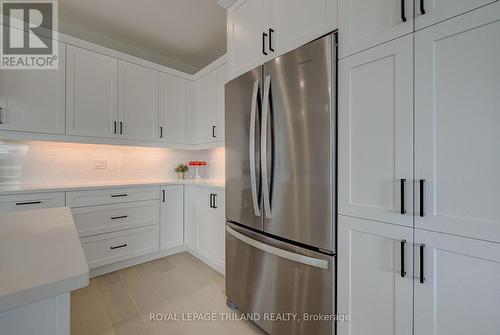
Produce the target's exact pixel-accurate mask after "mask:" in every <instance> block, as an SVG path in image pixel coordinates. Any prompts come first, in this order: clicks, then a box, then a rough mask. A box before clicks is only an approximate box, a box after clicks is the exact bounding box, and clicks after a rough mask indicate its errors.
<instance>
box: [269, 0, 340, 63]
mask: <svg viewBox="0 0 500 335" xmlns="http://www.w3.org/2000/svg"><path fill="white" fill-rule="evenodd" d="M271 3H272V4H271V6H272V8H271V28H273V29H274V32H273V33H271V34H270V35H271V36H270V37H271V44H269V45H270V46H272V48H273V49H275V50H277V52H278V54H282V53H284V52H288V51H290V50H293V49H295V48H298V47H299V46H301V45H303V44H305V43H307V42H310V41H312V40H314V39H316V38H318V37H320V36H322V35H324V34H326V33H329V32H331V31H333V30H335V29H337V0H315V1H308V0H273V1H272V2H271Z"/></svg>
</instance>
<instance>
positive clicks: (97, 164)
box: [94, 160, 106, 170]
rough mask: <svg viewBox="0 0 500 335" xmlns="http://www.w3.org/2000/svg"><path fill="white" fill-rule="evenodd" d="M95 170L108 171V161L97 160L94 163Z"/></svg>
mask: <svg viewBox="0 0 500 335" xmlns="http://www.w3.org/2000/svg"><path fill="white" fill-rule="evenodd" d="M94 169H96V170H104V169H106V161H105V160H96V161H94Z"/></svg>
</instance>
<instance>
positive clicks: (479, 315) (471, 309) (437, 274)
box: [414, 229, 500, 335]
mask: <svg viewBox="0 0 500 335" xmlns="http://www.w3.org/2000/svg"><path fill="white" fill-rule="evenodd" d="M421 245H423V249H421V247H420V246H421ZM415 247H416V250H415V284H414V285H415V288H414V292H415V314H414V315H415V335H448V334H454V335H470V334H498V330H499V329H500V318H498V311H499V310H500V244H497V243H491V242H485V241H480V240H473V239H469V238H462V237H456V236H452V235H449V234H441V233H434V232H430V231H425V230H420V229H415ZM421 250H422V251H421ZM422 256H423V257H422ZM421 262H422V263H421ZM421 264H422V265H421ZM421 268H423V273H422V272H421ZM421 278H423V279H424V280H423V283H422V282H421Z"/></svg>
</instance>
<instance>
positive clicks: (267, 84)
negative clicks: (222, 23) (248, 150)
mask: <svg viewBox="0 0 500 335" xmlns="http://www.w3.org/2000/svg"><path fill="white" fill-rule="evenodd" d="M270 90H271V76H270V75H267V76H266V78H265V79H264V104H263V108H262V120H261V128H260V129H261V141H260V155H261V156H260V162H261V165H262V193H263V196H264V214H265V217H266V218H267V219H270V218H271V201H270V199H269V198H270V196H269V193H270V192H269V184H268V174H267V116H268V114H269V91H270Z"/></svg>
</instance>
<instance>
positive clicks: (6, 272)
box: [0, 207, 89, 312]
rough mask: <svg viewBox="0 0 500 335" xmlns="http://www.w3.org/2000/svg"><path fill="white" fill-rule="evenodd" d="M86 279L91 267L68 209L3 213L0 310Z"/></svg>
mask: <svg viewBox="0 0 500 335" xmlns="http://www.w3.org/2000/svg"><path fill="white" fill-rule="evenodd" d="M88 282H89V268H88V265H87V261H86V259H85V256H84V254H83V250H82V245H81V243H80V239H79V238H78V233H77V231H76V227H75V224H74V222H73V217H72V215H71V211H70V209H69V208H66V207H60V208H49V209H36V210H27V211H21V212H11V213H4V214H0V312H3V311H6V310H9V309H13V308H16V307H19V306H23V305H27V304H30V303H33V302H36V301H40V300H44V299H48V298H51V297H54V296H57V295H60V294H64V293H67V292H70V291H73V290H76V289H79V288H81V287H84V286H87V285H88Z"/></svg>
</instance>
